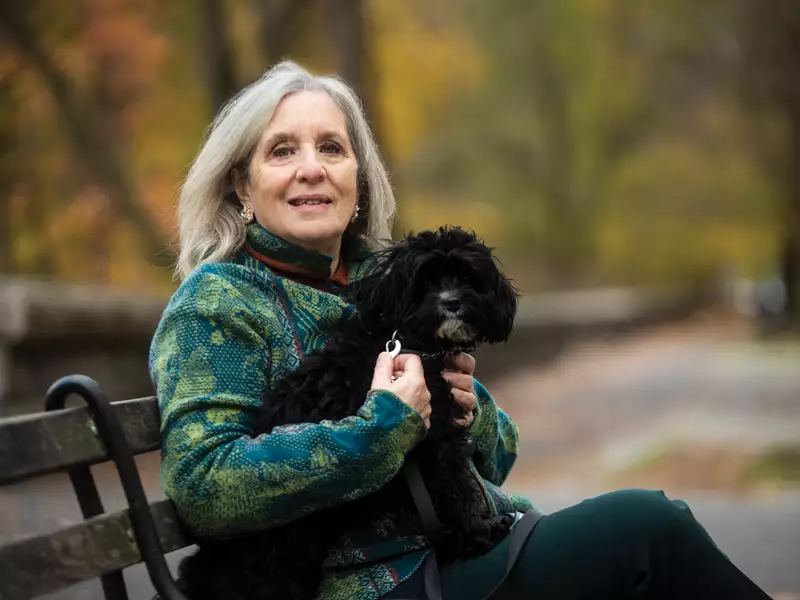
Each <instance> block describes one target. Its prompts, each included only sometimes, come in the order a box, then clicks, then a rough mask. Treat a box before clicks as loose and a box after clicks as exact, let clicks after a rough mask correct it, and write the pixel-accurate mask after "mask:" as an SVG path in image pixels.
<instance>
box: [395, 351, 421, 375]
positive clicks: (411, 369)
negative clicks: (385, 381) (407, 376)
mask: <svg viewBox="0 0 800 600" xmlns="http://www.w3.org/2000/svg"><path fill="white" fill-rule="evenodd" d="M394 370H395V371H403V372H407V373H419V374H423V371H422V361H421V360H420V358H419V356H417V355H416V354H400V355H398V356H396V357H395V359H394Z"/></svg>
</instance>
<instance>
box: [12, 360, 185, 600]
mask: <svg viewBox="0 0 800 600" xmlns="http://www.w3.org/2000/svg"><path fill="white" fill-rule="evenodd" d="M73 394H75V395H78V396H80V397H82V398H83V399H84V400H85V401H86V406H83V407H78V408H64V406H65V401H66V399H67V397H68V396H70V395H73ZM160 446H161V437H160V427H159V415H158V404H157V402H156V399H155V398H153V397H151V398H140V399H136V400H126V401H122V402H113V403H112V402H109V400H108V398H107V397H106V395H105V394H104V393H103V391H102V390H101V389H100V387H99V386H98V384H97V383H96V382H94V381H93V380H92V379H89V378H88V377H84V376H80V375H75V376H70V377H64V378H62V379H60V380H59V381H57V382H56V383H55V384H53V386H52V387H51V388H50V390H49V391H48V392H47V396H46V399H45V412H41V413H35V414H28V415H21V416H15V417H9V418H4V419H0V486H2V485H7V484H10V483H15V482H19V481H23V480H27V479H32V478H34V477H37V476H42V475H45V474H48V473H54V472H59V471H66V472H68V474H69V477H70V480H71V481H72V485H73V488H74V489H75V493H76V495H77V497H78V502H79V504H80V508H81V512H82V513H83V517H84V519H85V520H84V521H83V522H79V523H75V524H71V525H68V526H65V527H62V528H60V529H57V530H55V531H52V532H50V533H46V534H41V535H33V536H29V537H25V538H15V539H10V540H3V541H0V600H18V599H21V598H32V597H36V596H40V595H43V594H47V593H51V592H54V591H57V590H59V589H63V588H65V587H67V586H70V585H73V584H75V583H79V582H82V581H86V580H89V579H94V578H97V577H99V578H100V580H101V584H102V588H103V593H104V595H105V597H106V599H107V600H127V598H128V593H127V589H126V587H125V580H124V579H123V577H122V569H124V568H125V567H129V566H131V565H134V564H137V563H140V562H144V563H145V564H146V566H147V571H148V574H149V575H150V579H151V581H152V582H153V585H154V587H155V588H156V590H157V592H158V593H159V595H160V596H161V598H162V599H163V600H185V597H184V596H183V595H182V594H181V593H180V591H179V590H178V589H177V586H176V584H175V582H174V580H173V579H172V576H171V574H170V571H169V568H168V566H167V563H166V560H165V558H164V555H165V554H167V553H169V552H173V551H175V550H179V549H181V548H185V547H187V546H189V545H191V543H192V542H191V541H190V539H189V538H188V537H187V535H186V534H185V533H184V532H183V531H182V530H181V527H180V524H179V521H178V518H177V516H176V514H175V510H174V507H173V505H172V503H171V502H170V501H169V500H160V501H157V502H153V503H152V504H150V503H148V501H147V498H146V496H145V493H144V488H143V486H142V482H141V479H140V478H139V472H138V471H137V467H136V463H135V461H134V455H137V454H143V453H145V452H151V451H153V450H157V449H158V448H160ZM106 461H113V462H114V464H115V466H116V469H117V472H118V473H119V477H120V480H121V483H122V488H123V490H124V492H125V497H126V499H127V502H128V508H127V509H125V510H120V511H117V512H110V513H106V512H105V510H104V508H103V503H102V501H101V499H100V495H99V494H98V491H97V486H96V484H95V480H94V478H93V475H92V472H91V470H90V466H91V465H94V464H98V463H102V462H106Z"/></svg>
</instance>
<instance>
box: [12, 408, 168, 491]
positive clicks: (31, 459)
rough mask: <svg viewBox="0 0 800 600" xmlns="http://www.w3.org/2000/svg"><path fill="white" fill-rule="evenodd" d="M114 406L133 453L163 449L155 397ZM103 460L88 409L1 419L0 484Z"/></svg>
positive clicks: (103, 454) (101, 447) (67, 409)
mask: <svg viewBox="0 0 800 600" xmlns="http://www.w3.org/2000/svg"><path fill="white" fill-rule="evenodd" d="M113 406H114V409H115V411H116V413H117V417H118V418H119V420H120V422H121V424H122V429H123V431H124V432H125V437H126V438H127V440H128V443H129V444H130V446H131V449H132V450H133V453H134V454H142V453H144V452H150V451H151V450H156V449H158V448H160V447H161V437H160V431H159V430H160V424H159V415H158V403H157V401H156V399H155V398H154V397H150V398H139V399H136V400H125V401H123V402H114V403H113ZM107 458H108V455H107V453H106V450H105V448H104V447H103V443H102V442H101V441H100V438H99V437H98V436H97V434H96V433H95V431H94V422H93V420H92V418H91V415H90V414H89V409H88V408H87V407H79V408H66V409H64V410H57V411H52V412H42V413H35V414H30V415H20V416H17V417H11V418H8V419H3V420H0V485H2V484H6V483H11V482H14V481H19V480H22V479H27V478H29V477H33V476H36V475H43V474H45V473H50V472H52V471H57V470H60V469H65V468H67V467H70V466H73V465H78V464H95V463H99V462H103V461H105V460H107Z"/></svg>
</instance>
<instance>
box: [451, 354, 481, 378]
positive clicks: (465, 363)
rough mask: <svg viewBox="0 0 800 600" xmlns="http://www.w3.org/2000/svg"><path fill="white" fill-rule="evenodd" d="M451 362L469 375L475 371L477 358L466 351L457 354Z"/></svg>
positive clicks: (457, 368)
mask: <svg viewBox="0 0 800 600" xmlns="http://www.w3.org/2000/svg"><path fill="white" fill-rule="evenodd" d="M451 364H452V365H453V367H454V368H455V369H456V370H458V371H461V372H462V373H466V374H467V375H472V374H473V373H475V358H474V357H473V356H472V355H471V354H466V353H465V352H462V353H460V354H456V355H455V356H453V357H452V359H451Z"/></svg>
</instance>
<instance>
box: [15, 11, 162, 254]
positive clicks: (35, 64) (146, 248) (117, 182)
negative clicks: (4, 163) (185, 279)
mask: <svg viewBox="0 0 800 600" xmlns="http://www.w3.org/2000/svg"><path fill="white" fill-rule="evenodd" d="M34 4H35V3H33V2H23V1H22V0H7V1H5V2H2V3H0V29H1V30H2V31H3V32H4V34H5V36H6V39H7V40H9V41H10V42H11V43H12V44H13V46H14V47H15V49H16V50H17V52H18V53H19V54H20V55H21V57H23V59H25V60H26V61H27V63H28V64H29V65H30V66H31V67H32V68H33V69H35V71H36V72H37V73H38V74H39V76H40V78H41V80H42V82H43V84H44V85H45V86H46V87H47V89H48V90H49V92H50V93H51V95H52V97H53V100H54V101H55V104H56V106H57V107H58V111H59V114H60V116H61V118H62V120H63V123H64V125H65V126H66V130H67V133H68V136H69V140H70V142H71V144H72V148H73V151H74V152H73V155H74V157H75V160H76V161H77V162H79V163H80V164H82V166H83V167H84V169H85V171H86V172H87V174H89V175H90V176H91V177H92V178H94V179H95V180H96V181H97V183H98V184H100V185H102V187H103V189H104V190H105V191H106V193H107V194H108V197H109V199H110V200H111V201H112V202H113V203H114V205H115V206H116V207H117V209H118V210H119V213H120V214H121V215H122V216H124V217H125V218H126V220H127V221H128V222H129V223H131V225H132V226H133V228H134V229H135V230H136V231H137V233H138V235H139V237H140V239H141V242H142V244H141V251H142V254H143V256H144V257H145V258H146V259H147V260H148V261H151V262H154V263H156V264H160V265H165V264H168V263H169V262H170V257H169V256H168V255H167V253H166V252H165V247H166V244H165V241H164V239H163V238H162V236H161V234H160V232H159V229H158V227H157V226H156V224H155V222H154V220H153V218H152V216H151V215H150V214H149V213H148V211H147V210H146V208H145V207H144V204H143V203H142V202H141V199H140V198H139V196H138V193H137V190H136V186H135V183H134V182H133V181H132V178H131V175H130V173H129V172H128V170H127V169H125V167H124V164H125V163H124V162H123V161H121V160H120V156H119V154H118V153H115V152H109V149H111V148H115V147H116V145H115V144H114V142H113V140H112V139H111V136H110V135H109V132H108V130H107V129H106V128H104V127H103V124H102V122H101V119H99V118H98V114H101V113H102V111H101V110H99V109H98V108H97V106H96V102H94V101H93V99H92V98H90V97H87V96H86V94H81V93H80V91H79V90H78V89H77V87H76V86H75V85H74V83H73V82H72V81H71V80H70V79H69V78H68V77H67V75H66V73H65V72H64V71H63V70H62V69H61V68H60V67H59V65H58V64H57V63H56V62H55V61H54V60H53V58H52V56H51V54H50V52H48V50H47V49H46V48H45V46H44V45H43V43H42V41H41V39H40V38H38V37H37V35H36V32H35V29H34V27H33V26H32V24H31V21H30V17H31V12H32V10H33V8H34Z"/></svg>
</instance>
